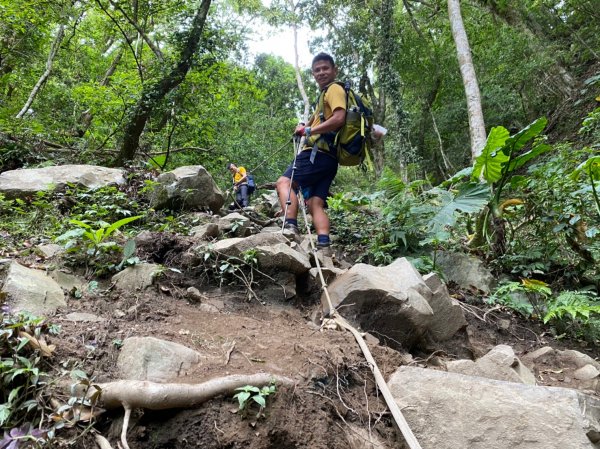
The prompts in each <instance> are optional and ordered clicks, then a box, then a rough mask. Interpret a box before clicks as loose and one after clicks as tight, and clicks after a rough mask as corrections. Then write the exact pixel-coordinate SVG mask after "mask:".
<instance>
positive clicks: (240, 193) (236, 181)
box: [227, 163, 250, 207]
mask: <svg viewBox="0 0 600 449" xmlns="http://www.w3.org/2000/svg"><path fill="white" fill-rule="evenodd" d="M227 169H228V170H229V171H230V172H231V174H232V175H233V191H234V192H235V202H236V204H237V206H238V207H248V205H249V204H250V198H249V196H248V175H247V174H246V169H245V168H244V167H238V166H236V165H235V164H232V163H229V164H227Z"/></svg>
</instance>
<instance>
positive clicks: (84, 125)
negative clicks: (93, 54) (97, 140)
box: [74, 48, 124, 137]
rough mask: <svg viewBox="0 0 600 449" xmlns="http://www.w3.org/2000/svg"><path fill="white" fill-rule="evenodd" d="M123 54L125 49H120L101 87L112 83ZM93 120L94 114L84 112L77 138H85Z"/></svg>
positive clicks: (76, 133)
mask: <svg viewBox="0 0 600 449" xmlns="http://www.w3.org/2000/svg"><path fill="white" fill-rule="evenodd" d="M123 53H124V50H123V48H121V49H119V51H118V53H117V55H116V56H115V59H113V62H112V63H111V64H110V67H109V68H108V70H107V71H106V73H105V74H104V78H102V81H100V86H103V87H105V86H108V84H109V82H110V77H111V76H113V74H114V73H115V71H116V70H117V66H118V65H119V63H120V62H121V58H122V57H123ZM93 118H94V114H92V113H91V112H90V110H89V109H88V110H86V111H84V112H82V113H81V115H80V117H79V119H80V123H79V126H77V127H76V129H75V132H74V134H75V135H76V136H77V137H83V136H84V135H85V133H86V132H87V130H88V129H89V128H90V125H91V124H92V120H93Z"/></svg>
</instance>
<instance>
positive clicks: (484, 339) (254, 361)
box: [51, 274, 600, 449]
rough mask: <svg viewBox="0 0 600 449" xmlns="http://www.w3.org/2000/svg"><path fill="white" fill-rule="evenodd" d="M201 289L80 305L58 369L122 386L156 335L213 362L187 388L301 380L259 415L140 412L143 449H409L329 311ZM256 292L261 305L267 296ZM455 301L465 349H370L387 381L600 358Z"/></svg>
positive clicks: (87, 298) (111, 430)
mask: <svg viewBox="0 0 600 449" xmlns="http://www.w3.org/2000/svg"><path fill="white" fill-rule="evenodd" d="M196 283H198V279H195V278H190V277H186V276H185V275H176V274H173V275H171V274H169V275H168V276H166V277H163V278H162V279H160V280H159V281H158V283H157V284H156V285H155V286H154V287H153V288H152V289H148V290H146V291H145V292H143V293H140V292H135V293H129V294H124V293H121V292H115V291H112V290H110V289H108V290H104V291H103V293H98V294H86V295H84V297H83V298H80V299H75V298H70V299H69V300H68V308H67V310H65V311H64V313H62V314H59V315H58V316H57V317H55V319H54V321H55V322H57V323H58V324H60V325H61V328H62V330H61V332H60V335H59V337H58V338H56V339H55V341H52V342H51V343H55V344H56V345H57V348H56V352H55V355H54V364H55V366H60V367H63V368H69V367H71V368H72V367H75V366H77V367H78V368H79V369H82V370H84V371H85V372H87V373H88V374H89V375H90V377H92V378H93V379H94V381H95V382H106V381H110V380H116V379H117V378H118V373H117V358H118V355H119V348H120V345H121V343H122V342H123V341H124V340H125V339H126V338H128V337H132V336H142V337H146V336H153V337H156V338H161V339H165V340H169V341H174V342H178V343H181V344H183V345H185V346H187V347H189V348H192V349H194V350H196V351H198V352H199V353H200V354H201V355H202V363H200V365H199V366H197V367H196V368H195V369H194V371H193V372H190V373H188V375H187V376H186V377H184V378H178V379H177V382H182V383H199V382H203V381H206V380H208V379H213V378H217V377H221V376H226V375H230V374H254V373H259V372H268V373H272V374H276V375H282V376H287V377H289V378H291V379H293V380H294V381H295V382H296V387H295V388H293V389H290V388H280V389H279V390H278V391H277V393H276V394H275V395H274V397H269V399H268V403H267V407H266V409H265V410H264V411H263V413H262V414H260V415H257V412H258V408H250V409H249V410H248V411H247V412H245V413H242V412H240V411H239V410H238V403H237V401H236V400H235V399H233V398H232V397H218V398H215V399H213V400H211V401H209V402H208V403H205V404H204V405H202V406H200V407H198V408H195V409H189V410H167V411H161V412H151V411H143V412H142V411H140V410H138V411H136V412H135V413H134V419H133V423H132V424H131V425H130V427H129V429H130V430H129V432H128V441H129V445H130V447H131V448H132V449H136V448H153V449H159V448H164V449H166V448H193V447H202V448H215V449H217V448H252V449H266V448H286V449H293V448H311V449H319V448H323V449H324V448H334V449H335V448H340V449H341V448H344V449H348V447H351V448H354V447H355V446H349V445H348V440H347V438H348V437H347V435H352V434H356V435H359V432H357V430H356V429H357V428H361V429H363V431H366V432H368V433H367V435H368V434H369V433H373V434H375V435H377V437H378V438H379V439H380V440H381V441H382V442H384V443H385V444H386V446H387V447H389V448H402V447H404V442H403V438H402V436H401V435H400V432H399V431H398V430H397V429H396V427H395V425H394V424H393V422H392V419H391V415H390V413H389V411H388V409H387V407H386V405H385V402H384V401H383V399H382V397H381V395H380V394H378V391H377V389H376V387H375V384H374V380H373V376H372V374H371V372H370V369H369V366H368V364H367V363H366V361H365V359H364V357H363V355H362V353H361V351H360V349H359V346H358V345H357V343H356V341H355V340H354V338H353V337H352V335H351V334H350V333H347V332H343V331H340V330H331V329H325V330H320V328H319V326H318V325H316V324H314V323H313V321H312V317H313V316H314V315H315V313H317V314H318V312H319V310H320V304H317V303H314V302H313V303H306V302H302V301H300V300H297V299H296V300H288V301H284V300H274V299H269V300H267V301H266V302H265V303H264V304H262V303H259V302H258V301H256V300H248V299H247V298H248V295H247V292H246V291H245V289H242V288H240V287H235V288H234V287H229V286H226V287H222V288H214V287H211V288H207V287H206V286H205V287H204V288H203V287H202V286H198V288H199V289H200V291H201V292H202V293H203V294H204V295H206V298H207V299H205V300H203V301H202V303H198V302H190V301H189V300H187V299H185V289H186V288H187V286H190V285H195V284H196ZM100 291H102V290H100ZM256 293H257V294H258V295H259V297H260V296H261V292H260V291H259V290H257V291H256ZM453 296H454V297H455V298H457V299H458V300H459V301H460V302H461V304H462V305H463V308H464V310H465V315H466V317H467V320H468V322H469V326H468V327H467V328H466V329H465V330H464V331H462V332H460V333H459V334H458V335H457V336H456V337H455V338H454V339H452V340H450V341H447V342H444V343H438V344H433V343H429V344H425V345H423V346H422V347H420V348H418V349H416V350H411V353H408V352H403V351H402V350H395V349H391V348H389V347H386V346H382V345H380V344H377V343H376V342H374V341H371V342H370V343H369V347H370V349H371V351H372V353H373V356H374V358H375V360H376V361H377V363H378V366H379V368H380V370H381V371H382V373H383V375H384V376H385V377H386V378H387V377H388V376H389V375H391V374H392V373H393V372H394V371H395V370H396V369H397V368H398V367H399V366H400V365H417V366H423V367H429V368H434V369H443V362H444V361H445V360H455V359H462V358H470V359H475V358H478V357H481V356H482V355H484V354H485V353H487V352H488V351H489V350H490V349H491V348H492V347H494V346H495V345H498V344H508V345H510V346H512V347H513V349H514V351H515V353H516V354H517V355H518V356H520V355H523V354H526V353H527V352H530V351H532V350H535V349H537V348H540V347H543V346H548V345H549V346H552V347H554V348H556V349H563V348H569V349H575V350H578V351H582V352H586V353H588V354H589V355H591V356H592V357H595V356H598V355H600V353H599V352H598V350H597V349H596V348H590V347H587V346H586V345H585V343H582V342H578V341H572V340H567V341H565V340H556V339H555V338H553V336H552V335H551V334H549V333H547V332H544V330H543V329H542V328H541V327H540V326H538V325H536V324H535V323H531V322H529V321H524V320H522V319H520V318H519V317H518V316H516V315H514V314H513V313H511V312H510V311H507V310H502V309H498V308H493V309H492V308H490V306H487V305H484V303H483V302H482V301H481V299H480V298H479V297H477V295H474V294H473V293H472V292H464V291H459V290H457V289H454V290H453ZM74 311H78V312H89V313H93V314H95V315H97V316H99V317H101V318H104V319H105V321H103V322H100V323H90V322H86V323H82V322H73V321H70V320H68V319H66V318H65V316H66V314H67V313H71V312H74ZM342 314H343V311H342ZM575 369H576V367H562V368H561V369H560V370H557V369H556V367H553V366H548V367H547V369H542V370H541V371H540V372H538V373H536V374H537V377H538V383H539V384H540V385H553V386H563V387H569V388H577V387H578V384H577V381H576V380H575V379H574V378H573V377H571V376H570V375H569V373H570V371H573V370H575ZM121 424H122V410H117V411H111V412H107V413H106V414H104V415H103V416H102V417H101V418H100V419H99V420H98V423H97V425H96V428H97V429H98V430H99V431H100V432H101V433H102V434H103V435H104V436H106V437H108V438H109V440H110V441H117V440H118V435H119V433H120V429H121ZM78 434H79V436H78V440H77V443H76V444H75V446H74V447H77V448H91V447H96V446H95V443H94V442H93V439H92V436H91V435H90V433H87V434H84V435H83V436H82V435H81V433H80V432H78ZM360 435H362V436H357V438H359V439H360V438H364V433H362V434H360ZM74 436H75V432H74V431H73V437H74ZM356 447H361V446H356ZM363 447H368V446H363ZM369 447H370V446H369Z"/></svg>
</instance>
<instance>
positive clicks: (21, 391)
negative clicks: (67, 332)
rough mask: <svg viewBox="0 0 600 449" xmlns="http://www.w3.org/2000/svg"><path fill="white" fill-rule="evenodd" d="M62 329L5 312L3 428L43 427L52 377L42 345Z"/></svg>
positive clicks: (0, 346) (0, 349)
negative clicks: (45, 389)
mask: <svg viewBox="0 0 600 449" xmlns="http://www.w3.org/2000/svg"><path fill="white" fill-rule="evenodd" d="M58 331H59V328H58V327H57V326H55V325H52V324H49V323H48V322H46V321H45V320H44V319H43V318H39V317H35V316H32V315H29V314H27V313H23V312H20V313H16V314H9V313H7V312H2V326H1V327H0V384H1V385H2V388H1V389H0V426H2V427H3V428H4V429H10V428H13V427H14V428H17V427H21V426H24V425H25V424H26V423H28V422H29V423H32V424H33V425H37V424H39V422H40V421H41V419H42V416H43V410H44V398H43V395H42V392H43V390H44V388H45V387H46V384H47V381H48V375H47V374H46V373H45V371H44V369H45V366H46V364H45V362H44V357H45V356H46V357H47V356H49V354H47V353H44V351H43V350H42V349H41V348H40V345H39V343H38V344H32V343H30V341H32V340H35V341H36V342H39V341H40V340H43V338H44V337H45V336H46V335H56V334H57V333H58Z"/></svg>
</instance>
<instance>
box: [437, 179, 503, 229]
mask: <svg viewBox="0 0 600 449" xmlns="http://www.w3.org/2000/svg"><path fill="white" fill-rule="evenodd" d="M490 197H491V191H490V187H489V185H487V184H481V183H468V184H464V185H463V186H461V188H460V189H459V191H458V193H457V194H456V196H455V197H454V198H452V199H451V200H450V201H449V202H447V203H446V204H444V205H443V206H442V208H441V209H440V210H439V211H438V212H437V214H436V215H435V216H434V217H433V218H432V219H431V221H430V222H429V224H430V226H431V230H432V232H434V233H438V232H441V231H443V230H444V228H445V227H447V226H453V225H454V223H456V212H457V211H458V212H465V213H475V212H479V211H481V210H482V209H483V208H484V207H485V206H486V205H487V204H488V203H489V201H490Z"/></svg>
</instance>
